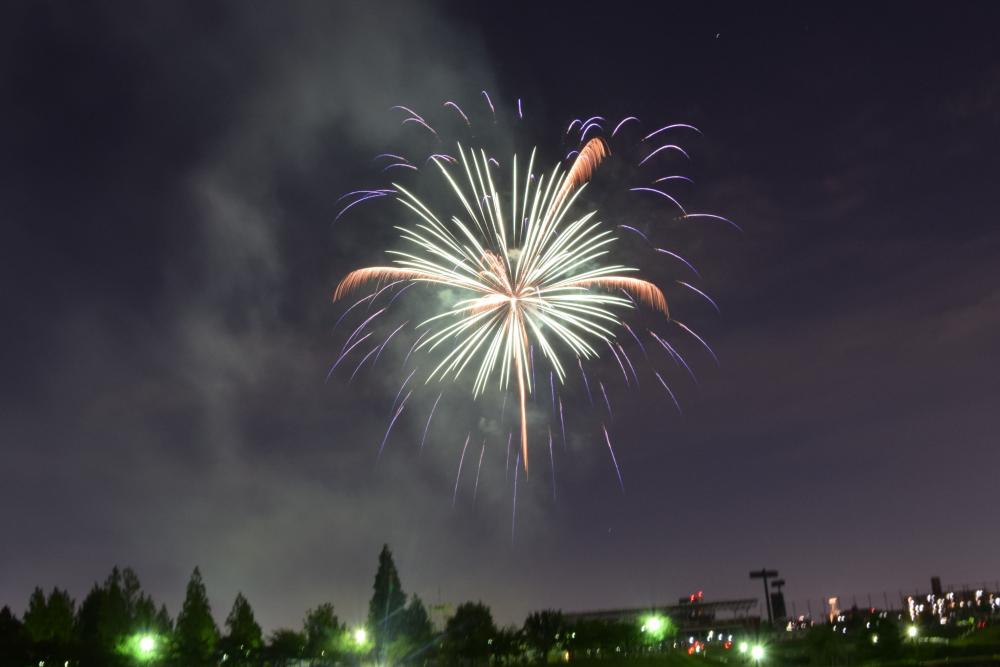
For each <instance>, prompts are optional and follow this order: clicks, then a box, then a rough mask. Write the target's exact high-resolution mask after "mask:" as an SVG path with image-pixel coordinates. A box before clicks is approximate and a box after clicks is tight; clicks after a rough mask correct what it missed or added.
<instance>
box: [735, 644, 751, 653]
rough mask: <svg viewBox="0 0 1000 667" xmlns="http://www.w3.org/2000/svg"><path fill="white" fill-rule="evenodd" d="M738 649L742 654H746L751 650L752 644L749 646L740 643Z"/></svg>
mask: <svg viewBox="0 0 1000 667" xmlns="http://www.w3.org/2000/svg"><path fill="white" fill-rule="evenodd" d="M737 649H739V652H740V653H746V652H747V651H749V650H750V644H747V643H746V642H740V644H739V646H738V647H737Z"/></svg>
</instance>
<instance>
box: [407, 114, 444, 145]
mask: <svg viewBox="0 0 1000 667" xmlns="http://www.w3.org/2000/svg"><path fill="white" fill-rule="evenodd" d="M407 123H416V124H417V125H420V126H421V127H425V128H427V129H428V130H429V131H430V133H431V134H433V135H434V136H435V137H437V140H438V141H441V137H440V136H438V133H437V130H435V129H434V128H433V127H431V126H430V125H428V124H427V121H425V120H422V119H420V118H404V119H403V122H402V125H406V124H407Z"/></svg>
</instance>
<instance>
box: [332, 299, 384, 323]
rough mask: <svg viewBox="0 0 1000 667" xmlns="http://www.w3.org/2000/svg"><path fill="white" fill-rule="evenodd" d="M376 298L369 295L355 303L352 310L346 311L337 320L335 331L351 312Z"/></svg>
mask: <svg viewBox="0 0 1000 667" xmlns="http://www.w3.org/2000/svg"><path fill="white" fill-rule="evenodd" d="M374 298H375V294H369V295H368V296H366V297H363V298H361V299H358V300H357V301H355V302H354V305H353V306H351V307H350V308H348V309H347V310H345V311H344V312H343V313H342V314H341V316H340V317H338V318H337V321H336V322H334V324H333V331H336V330H337V327H339V326H340V323H341V322H343V321H344V318H345V317H347V314H348V313H349V312H351V311H352V310H354V309H355V308H357V307H358V306H360V305H361V304H362V303H364V302H365V301H370V300H371V299H374Z"/></svg>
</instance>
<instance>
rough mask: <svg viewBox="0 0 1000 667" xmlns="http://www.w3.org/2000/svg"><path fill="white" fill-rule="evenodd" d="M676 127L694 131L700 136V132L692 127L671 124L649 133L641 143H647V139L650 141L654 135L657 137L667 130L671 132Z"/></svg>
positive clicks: (683, 124) (682, 124)
mask: <svg viewBox="0 0 1000 667" xmlns="http://www.w3.org/2000/svg"><path fill="white" fill-rule="evenodd" d="M677 127H683V128H685V129H688V130H694V131H695V132H697V133H698V134H701V130H699V129H698V128H697V127H695V126H694V125H687V124H685V123H672V124H670V125H666V126H664V127H661V128H660V129H658V130H656V131H655V132H650V133H649V134H647V135H646V136H645V137H643V139H642V140H643V141H648V140H649V139H652V138H653V137H655V136H656V135H658V134H659V133H661V132H666V131H667V130H672V129H674V128H677Z"/></svg>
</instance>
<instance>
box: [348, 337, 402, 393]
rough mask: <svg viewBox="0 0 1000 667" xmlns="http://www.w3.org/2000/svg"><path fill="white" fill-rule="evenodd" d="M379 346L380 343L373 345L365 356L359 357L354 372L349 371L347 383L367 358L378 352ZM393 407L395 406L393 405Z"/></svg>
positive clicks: (352, 378)
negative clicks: (349, 375) (359, 359)
mask: <svg viewBox="0 0 1000 667" xmlns="http://www.w3.org/2000/svg"><path fill="white" fill-rule="evenodd" d="M381 347H382V346H381V345H376V346H375V347H373V348H372V349H371V350H370V351H369V352H368V354H366V355H365V356H363V357H361V361H359V362H358V365H357V366H355V368H354V372H353V373H351V377H350V378H349V379H348V380H347V384H351V382H352V381H353V380H354V376H355V375H357V374H358V371H360V370H361V367H362V366H364V365H365V362H366V361H368V358H369V357H371V356H372V355H373V354H375V353H376V352H378V351H379V349H380V348H381ZM393 407H395V406H393Z"/></svg>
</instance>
